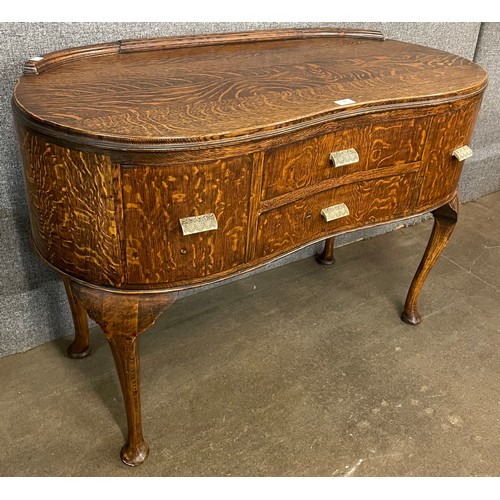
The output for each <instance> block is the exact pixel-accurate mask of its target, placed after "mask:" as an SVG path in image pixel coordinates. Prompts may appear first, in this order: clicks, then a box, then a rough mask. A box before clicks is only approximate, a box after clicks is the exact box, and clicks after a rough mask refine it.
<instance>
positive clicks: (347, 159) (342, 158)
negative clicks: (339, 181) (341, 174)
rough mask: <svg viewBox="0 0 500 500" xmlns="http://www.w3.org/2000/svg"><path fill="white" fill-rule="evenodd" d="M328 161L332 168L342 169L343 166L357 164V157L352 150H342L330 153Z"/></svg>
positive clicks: (356, 153) (355, 152)
mask: <svg viewBox="0 0 500 500" xmlns="http://www.w3.org/2000/svg"><path fill="white" fill-rule="evenodd" d="M330 161H331V162H332V163H333V166H334V167H343V166H344V165H352V164H353V163H358V161H359V155H358V152H357V151H356V150H355V149H354V148H351V149H343V150H342V151H334V152H333V153H330Z"/></svg>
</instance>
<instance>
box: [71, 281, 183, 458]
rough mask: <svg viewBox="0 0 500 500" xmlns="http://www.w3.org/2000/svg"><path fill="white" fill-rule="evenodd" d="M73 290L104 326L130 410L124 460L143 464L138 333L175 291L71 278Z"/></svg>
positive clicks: (170, 300) (145, 449)
mask: <svg viewBox="0 0 500 500" xmlns="http://www.w3.org/2000/svg"><path fill="white" fill-rule="evenodd" d="M71 287H72V290H73V293H74V294H75V296H76V297H78V300H80V302H81V303H82V304H84V306H85V308H86V310H87V312H88V314H89V316H90V317H91V318H92V319H93V320H94V321H95V322H96V323H97V324H98V325H99V326H100V327H101V328H102V330H103V332H104V335H105V336H106V339H107V340H108V343H109V345H110V347H111V351H112V353H113V358H114V360H115V365H116V371H117V372H118V378H119V379H120V385H121V388H122V392H123V399H124V402H125V410H126V413H127V427H128V434H127V440H126V442H125V445H124V446H123V448H122V450H121V459H122V461H123V462H124V463H125V464H127V465H131V466H135V465H140V464H142V463H143V462H144V460H145V459H146V457H147V456H148V453H149V446H148V444H147V443H146V441H145V440H144V437H143V432H142V421H141V399H140V371H139V338H138V337H139V335H140V334H141V333H142V332H144V331H145V330H147V329H148V328H149V327H150V326H152V325H153V323H154V322H155V321H156V319H157V318H158V316H160V314H161V313H162V312H163V311H164V310H165V309H167V307H168V306H170V305H171V304H172V303H173V302H174V300H175V296H176V294H174V293H171V294H137V293H130V294H128V293H127V294H119V293H113V292H109V291H105V290H98V289H94V288H90V287H86V286H84V285H81V284H79V283H75V282H72V283H71Z"/></svg>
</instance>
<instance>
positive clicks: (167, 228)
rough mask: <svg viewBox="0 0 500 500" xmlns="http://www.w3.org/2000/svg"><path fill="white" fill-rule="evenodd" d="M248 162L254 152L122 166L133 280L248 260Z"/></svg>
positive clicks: (190, 275) (210, 270)
mask: <svg viewBox="0 0 500 500" xmlns="http://www.w3.org/2000/svg"><path fill="white" fill-rule="evenodd" d="M251 170H252V158H251V157H250V156H245V157H239V158H230V159H225V160H220V161H215V162H207V163H204V164H194V165H177V166H157V167H155V166H153V167H144V166H131V167H128V166H127V167H125V166H122V184H123V185H122V192H123V206H124V220H125V222H124V224H125V247H126V272H127V280H128V282H129V283H130V284H142V283H144V284H146V283H147V284H153V283H175V282H182V281H184V280H191V279H195V278H203V277H204V276H209V275H211V274H215V273H218V272H221V271H224V270H229V269H231V268H233V267H236V266H238V265H240V264H242V263H244V262H245V252H246V250H245V248H246V239H247V226H248V200H249V190H250V174H251ZM204 215H205V216H206V217H199V218H198V219H194V220H193V219H189V218H191V217H195V216H204ZM185 219H188V220H187V221H186V220H185Z"/></svg>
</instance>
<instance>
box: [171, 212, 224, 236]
mask: <svg viewBox="0 0 500 500" xmlns="http://www.w3.org/2000/svg"><path fill="white" fill-rule="evenodd" d="M179 222H180V223H181V229H182V234H183V235H184V236H187V235H188V234H196V233H204V232H205V231H214V230H215V229H217V228H218V224H217V218H216V217H215V215H214V214H203V215H196V216H194V217H185V218H183V219H179Z"/></svg>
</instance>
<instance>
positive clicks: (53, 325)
mask: <svg viewBox="0 0 500 500" xmlns="http://www.w3.org/2000/svg"><path fill="white" fill-rule="evenodd" d="M292 26H295V27H312V26H340V27H342V26H344V27H359V28H369V29H380V30H382V31H383V32H384V33H385V34H386V36H387V37H388V38H395V39H400V40H405V41H409V42H412V43H419V44H422V45H428V46H432V47H436V48H439V49H442V50H447V51H450V52H454V53H456V54H459V55H462V56H464V57H467V58H469V59H470V58H472V57H473V55H474V52H475V48H476V41H477V37H478V33H479V29H480V23H0V70H1V75H2V80H1V89H0V116H1V119H0V249H1V251H2V255H3V257H4V258H3V260H2V262H1V263H0V356H1V355H6V354H10V353H14V352H18V351H22V350H26V349H29V348H31V347H34V346H36V345H39V344H41V343H43V342H46V341H49V340H52V339H53V338H56V337H58V336H61V335H64V334H69V333H71V320H70V314H69V308H68V306H67V304H66V302H65V298H64V291H63V288H62V285H61V283H60V281H59V279H58V277H57V276H56V275H55V274H54V273H53V272H52V271H49V270H46V269H44V268H43V266H42V265H41V264H40V263H39V262H38V260H37V259H36V258H35V256H34V255H33V252H32V250H31V248H30V246H29V221H28V212H27V208H26V202H25V197H24V186H23V181H22V177H21V168H20V160H19V155H18V152H17V144H16V141H15V136H14V130H13V126H12V115H11V110H10V97H11V93H12V89H13V86H14V82H15V79H16V78H17V77H18V76H19V75H20V73H21V69H22V64H23V62H24V60H26V59H28V58H30V57H32V56H34V55H38V54H44V53H47V52H51V51H54V50H59V49H63V48H67V47H72V46H77V45H85V44H92V43H98V42H105V41H112V40H118V39H122V38H140V37H154V36H167V35H183V34H194V33H209V32H224V31H242V30H253V29H272V28H281V27H292ZM490 31H493V33H492V34H488V35H487V33H490ZM495 33H496V37H497V38H496V40H497V43H498V31H495V29H493V30H492V29H491V28H488V30H487V31H486V30H485V32H484V33H483V44H484V46H483V48H482V49H481V50H482V52H479V55H481V54H483V55H482V56H481V57H483V58H484V59H485V60H487V61H489V62H488V64H490V62H491V64H492V67H493V62H494V61H493V59H492V57H493V56H492V55H491V48H490V49H488V43H492V41H493V40H494V39H495ZM486 35H487V36H486ZM488 54H490V55H488ZM488 57H489V59H488ZM495 68H496V70H497V71H498V67H497V66H495ZM495 88H496V90H493V91H491V97H490V98H489V99H491V104H493V96H494V95H495V94H494V92H496V93H497V94H496V95H497V96H498V88H497V87H495ZM489 102H490V101H489ZM493 123H494V122H493ZM497 123H498V122H497ZM491 125H492V122H491V120H487V121H485V122H484V124H483V125H482V128H484V129H485V130H486V129H488V130H490V129H489V128H488V127H491ZM475 147H479V148H480V149H481V139H480V138H476V142H475ZM496 158H497V159H498V153H496ZM493 160H494V158H493V157H492V161H493ZM469 170H470V172H469V171H468V172H467V173H470V174H471V175H469V176H468V177H467V178H466V179H465V181H464V182H463V183H462V191H463V197H464V198H465V199H473V198H474V197H478V196H480V195H481V194H482V191H481V190H484V189H486V188H488V189H489V188H490V187H491V186H492V185H495V186H496V185H498V179H495V181H493V180H491V179H490V182H489V183H487V182H483V180H481V181H477V179H476V178H475V175H474V174H475V171H473V170H472V169H469ZM488 172H490V174H493V170H492V169H490V170H488ZM476 184H477V185H476ZM486 184H488V186H486ZM470 186H473V188H471V187H470ZM496 189H499V187H497V188H496ZM396 226H397V225H392V226H387V227H385V228H376V229H374V230H371V231H365V232H357V233H351V234H350V235H346V236H344V237H341V238H339V242H340V243H341V244H345V243H347V242H350V241H354V240H358V239H360V238H362V237H366V236H371V235H374V234H379V233H380V232H383V231H386V230H390V229H393V228H394V227H396ZM317 248H318V246H317V245H316V246H312V247H309V248H307V249H304V250H302V251H300V252H297V253H295V254H293V255H292V256H290V257H288V258H286V259H283V260H282V261H280V262H279V264H284V263H286V262H289V261H290V260H296V259H299V258H304V257H307V256H309V255H312V254H313V253H314V252H315V250H316V249H317ZM273 265H277V264H273ZM199 290H200V289H198V290H197V291H199ZM190 293H192V292H190Z"/></svg>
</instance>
